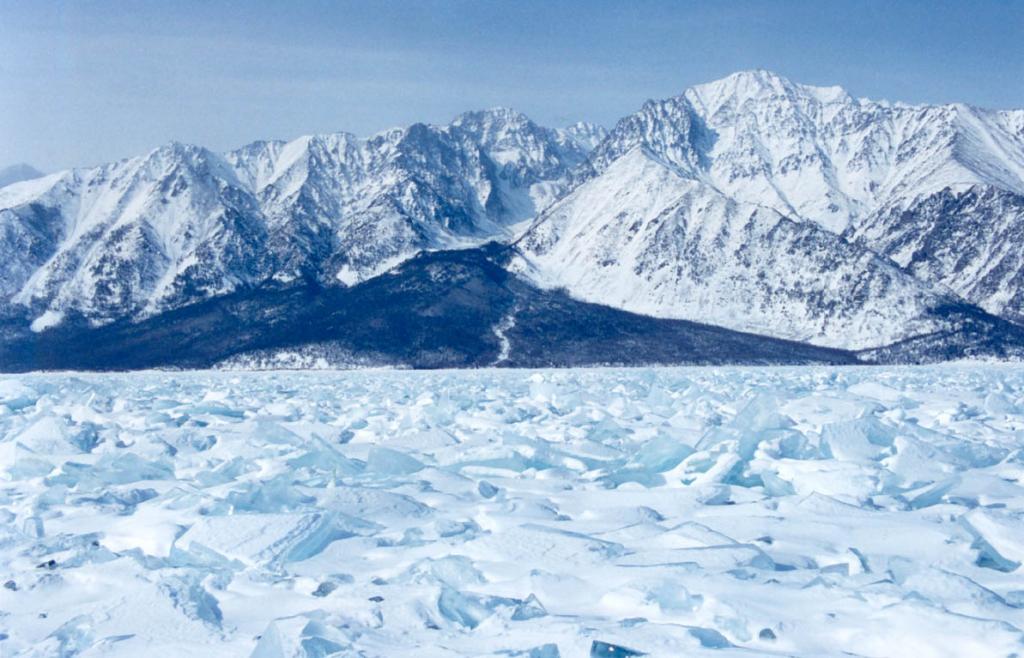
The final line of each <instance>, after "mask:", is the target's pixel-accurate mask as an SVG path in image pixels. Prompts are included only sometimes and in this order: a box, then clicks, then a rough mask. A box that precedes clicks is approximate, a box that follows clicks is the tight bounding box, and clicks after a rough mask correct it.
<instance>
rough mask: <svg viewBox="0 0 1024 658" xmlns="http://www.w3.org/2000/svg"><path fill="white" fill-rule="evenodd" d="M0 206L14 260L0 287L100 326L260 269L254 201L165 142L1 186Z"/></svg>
mask: <svg viewBox="0 0 1024 658" xmlns="http://www.w3.org/2000/svg"><path fill="white" fill-rule="evenodd" d="M0 208H3V210H0V241H2V245H0V249H2V251H3V252H4V253H7V254H10V255H11V256H12V258H11V259H10V260H9V261H8V262H7V264H6V265H5V270H6V271H5V274H7V276H5V281H6V282H7V285H6V286H5V288H6V289H5V291H4V292H6V293H10V292H14V295H13V301H14V302H16V303H21V304H25V305H30V306H46V307H48V308H49V309H51V310H53V311H57V312H62V311H64V310H66V309H75V310H78V311H81V312H83V313H85V314H86V315H88V316H90V317H92V318H93V319H95V320H97V321H104V320H109V319H113V318H116V317H121V316H125V315H132V314H135V313H139V312H145V311H152V310H155V309H158V308H163V307H165V306H168V305H170V306H174V305H180V304H183V303H186V302H188V301H192V300H195V299H199V298H204V297H209V296H212V295H216V294H221V293H224V292H227V291H230V290H232V289H234V288H235V287H237V286H238V285H240V284H244V283H247V282H251V281H253V280H254V279H255V278H256V277H257V276H258V268H259V264H260V245H261V243H262V241H263V239H264V235H265V228H264V224H263V221H262V217H261V215H260V210H259V207H258V206H257V204H256V203H255V200H254V199H253V198H252V196H251V195H249V194H248V193H247V192H246V191H245V189H244V188H243V187H242V185H241V183H240V182H239V180H238V179H237V177H236V176H235V172H234V170H233V169H232V168H231V167H230V166H229V165H228V163H227V162H226V161H225V160H224V159H223V158H222V157H221V156H219V155H217V154H214V153H211V152H210V151H207V150H205V149H202V148H199V147H194V146H185V145H182V144H177V143H172V144H169V145H167V146H164V147H161V148H158V149H155V150H153V151H152V152H150V153H149V154H147V155H145V156H142V157H138V158H133V159H130V160H124V161H121V162H117V163H113V164H110V165H105V166H103V167H98V168H96V169H91V170H84V171H70V172H65V173H63V174H55V175H52V176H48V177H46V178H42V179H39V180H37V181H29V182H25V183H19V184H15V185H12V186H9V187H7V188H4V189H3V190H0ZM26 246H27V247H28V248H27V249H26V248H25V247H26ZM36 264H39V267H38V268H37V269H35V270H34V271H32V267H33V265H36ZM29 272H31V274H29ZM8 286H9V287H8Z"/></svg>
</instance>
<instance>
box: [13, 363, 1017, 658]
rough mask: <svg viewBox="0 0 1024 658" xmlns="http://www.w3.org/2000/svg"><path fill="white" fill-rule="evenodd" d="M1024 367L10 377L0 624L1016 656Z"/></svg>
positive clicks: (144, 636) (345, 644) (177, 647)
mask: <svg viewBox="0 0 1024 658" xmlns="http://www.w3.org/2000/svg"><path fill="white" fill-rule="evenodd" d="M1022 447H1024V368H1022V367H1019V366H1018V367H1011V366H942V367H919V368H886V369H880V368H879V369H869V368H848V369H835V368H775V369H771V368H769V369H723V368H716V369H637V370H614V369H608V370H576V371H572V370H567V371H463V372H395V371H383V372H377V371H364V372H341V373H276V374H271V373H139V374H125V375H30V376H18V377H10V376H8V377H3V378H0V450H2V459H0V469H2V475H0V519H2V524H0V581H3V582H4V586H3V588H2V589H0V637H2V638H3V639H2V641H0V655H3V656H13V655H27V656H76V655H81V656H99V655H104V656H106V655H117V656H146V657H147V658H156V657H158V656H174V657H179V656H221V655H223V656H253V657H255V658H278V657H293V656H328V655H339V656H389V657H390V656H484V655H486V656H530V657H534V658H551V657H553V656H563V657H569V656H588V655H599V656H610V657H621V656H628V655H636V654H635V653H631V651H632V652H637V653H639V652H643V653H646V654H648V655H652V656H704V655H706V656H768V655H784V656H789V655H798V656H799V655H807V656H833V655H843V656H915V657H923V656H971V657H978V656H1018V655H1021V656H1024V643H1022V639H1024V635H1022V631H1021V628H1022V627H1024V569H1021V567H1020V564H1021V562H1024V524H1022V523H1021V518H1022V516H1024V452H1022Z"/></svg>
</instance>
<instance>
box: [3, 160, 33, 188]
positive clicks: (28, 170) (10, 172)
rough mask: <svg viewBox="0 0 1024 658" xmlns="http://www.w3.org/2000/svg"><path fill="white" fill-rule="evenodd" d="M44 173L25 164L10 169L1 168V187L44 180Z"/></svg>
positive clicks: (14, 165)
mask: <svg viewBox="0 0 1024 658" xmlns="http://www.w3.org/2000/svg"><path fill="white" fill-rule="evenodd" d="M42 176H43V172H41V171H39V170H38V169H36V168H35V167H33V166H32V165H27V164H25V163H24V162H22V163H19V164H13V165H10V166H9V167H0V187H4V186H5V185H12V184H14V183H20V182H21V181H25V180H32V179H33V178H42Z"/></svg>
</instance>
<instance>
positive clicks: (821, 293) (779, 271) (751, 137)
mask: <svg viewBox="0 0 1024 658" xmlns="http://www.w3.org/2000/svg"><path fill="white" fill-rule="evenodd" d="M1022 125H1024V112H1021V111H1014V112H993V111H987V110H979V109H976V108H970V107H967V106H963V105H952V106H942V107H928V106H918V107H912V106H907V105H901V104H890V103H884V102H882V103H880V102H873V101H868V100H858V99H854V98H852V97H850V96H849V95H848V94H847V93H846V92H844V91H843V90H842V89H840V88H837V87H830V88H823V87H810V86H805V85H798V84H794V83H792V82H789V81H788V80H785V79H784V78H781V77H779V76H777V75H774V74H772V73H769V72H766V71H748V72H742V73H737V74H735V75H732V76H729V77H728V78H725V79H723V80H719V81H717V82H713V83H709V84H705V85H699V86H697V87H693V88H691V89H689V90H687V91H686V92H684V93H683V94H681V95H680V96H677V97H674V98H670V99H667V100H663V101H649V102H647V103H646V104H645V105H644V106H643V107H642V108H641V109H640V110H639V111H638V112H636V113H635V114H633V115H630V116H628V117H626V118H624V119H622V120H621V121H620V122H619V123H618V124H617V126H616V127H615V128H614V129H613V130H612V131H611V133H610V134H609V135H608V137H607V138H606V139H605V140H603V141H602V142H601V143H600V144H599V145H598V146H597V147H596V148H595V149H594V151H593V153H592V156H591V158H590V161H589V163H588V164H587V165H586V166H585V167H584V168H583V169H581V170H580V171H578V172H577V175H576V176H575V181H576V185H577V187H576V188H575V189H574V190H572V191H571V192H570V193H569V194H568V195H567V196H566V197H565V198H563V199H561V200H560V201H559V202H557V203H556V204H554V205H553V206H552V207H550V208H548V209H547V210H546V211H545V212H544V213H543V214H542V215H541V216H540V218H539V219H538V221H537V222H536V224H535V225H534V227H533V228H532V229H531V230H530V231H529V232H528V233H527V235H526V236H525V237H524V238H523V239H522V240H521V242H520V245H521V248H522V251H523V253H524V259H523V260H522V261H520V262H519V263H518V268H519V269H520V271H522V272H524V273H526V274H527V275H528V276H530V277H532V278H533V279H534V280H536V281H537V282H540V283H542V284H545V285H553V286H563V287H565V288H567V289H568V290H569V291H570V292H572V293H573V294H575V295H577V296H579V297H581V298H584V299H588V300H591V301H602V302H603V303H609V304H612V305H615V306H619V307H621V308H626V309H629V310H633V311H638V312H644V313H650V314H654V315H658V316H662V317H676V318H685V319H693V320H702V321H708V322H712V323H716V324H721V325H722V326H727V327H730V328H736V329H743V330H749V331H756V332H760V333H768V334H772V335H777V336H783V337H787V338H793V339H798V340H807V341H811V342H815V343H818V344H822V345H833V346H845V347H868V346H871V345H880V344H884V343H885V342H887V341H888V342H891V341H894V340H899V339H901V338H904V337H907V336H910V335H914V334H915V332H919V331H922V330H928V326H929V325H931V324H932V323H934V322H936V321H937V320H935V319H934V318H932V319H925V317H926V314H925V315H923V313H924V312H925V311H926V310H928V309H930V308H934V307H936V306H939V305H941V304H944V303H945V300H946V295H947V292H946V287H948V288H951V289H952V290H954V291H956V292H957V293H958V294H961V295H964V297H965V298H966V299H967V300H969V301H971V302H974V303H980V304H984V305H985V307H986V308H987V309H988V310H990V311H994V312H1000V313H1003V314H1005V315H1007V317H1019V314H1020V309H1021V307H1020V304H1021V298H1022V296H1024V282H1022V274H1021V263H1020V256H1019V251H1020V250H1019V244H1020V242H1019V237H1017V238H1016V239H1013V236H1020V234H1021V232H1022V230H1024V223H1022V219H1021V214H1020V212H1019V205H1015V204H1014V202H1013V200H1014V199H1016V198H1017V197H1016V196H1015V195H1016V194H1017V193H1019V192H1021V191H1024V173H1022V172H1024V132H1022ZM964 190H971V191H972V192H970V193H967V194H968V195H969V196H970V200H967V201H964V202H962V203H961V206H963V207H964V210H963V211H962V212H965V213H967V214H971V215H972V216H973V217H975V218H977V219H975V220H974V225H973V226H971V225H970V221H968V222H962V221H960V220H955V219H950V218H948V216H946V215H942V219H936V218H935V217H934V211H932V212H931V214H929V212H930V211H929V209H932V208H934V207H935V206H937V205H942V199H944V198H945V197H946V196H949V195H953V196H957V195H962V194H965V192H963V191H964ZM968 206H969V208H968ZM942 212H945V211H942ZM929 216H931V219H929V218H928V217H929ZM982 217H984V219H982ZM943 222H945V224H946V225H945V226H936V224H942V223H943ZM948 224H954V225H957V226H960V227H961V229H960V230H949V226H948ZM983 224H984V225H989V226H993V225H994V226H999V227H1000V228H999V229H998V231H997V232H996V233H995V234H993V233H992V232H991V229H988V230H983V229H982V225H983ZM908 235H909V236H912V238H913V240H917V241H919V242H920V243H921V244H920V245H919V246H918V248H917V249H916V250H912V252H907V249H909V247H908V246H907V241H908V237H907V236H908ZM854 238H857V240H854ZM853 242H856V244H853ZM1015 245H1018V247H1015ZM873 250H877V251H880V252H882V254H884V256H890V255H891V256H894V257H895V258H894V261H890V260H888V259H886V258H884V257H879V256H878V255H876V254H875V253H873ZM900 250H902V251H900ZM944 250H945V251H946V252H956V254H957V257H956V258H952V257H949V256H948V254H947V256H945V257H944V256H942V253H943V251H944ZM897 252H899V253H897ZM908 254H910V255H908ZM911 258H913V259H914V267H913V268H911V269H912V273H913V274H914V275H916V276H917V278H915V277H914V276H911V275H910V274H908V273H906V272H903V271H900V269H899V267H900V266H905V265H908V264H909V261H910V259H911ZM993 259H996V260H997V261H998V262H997V263H996V262H993ZM965 272H967V273H968V275H967V276H969V277H970V280H969V281H965V280H964V279H963V277H964V276H965V275H964V273H965ZM1015 314H1016V315H1015Z"/></svg>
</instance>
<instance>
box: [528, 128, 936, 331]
mask: <svg viewBox="0 0 1024 658" xmlns="http://www.w3.org/2000/svg"><path fill="white" fill-rule="evenodd" d="M612 134H613V136H615V135H616V133H615V132H613V133H612ZM518 246H519V248H520V250H521V252H522V253H523V254H525V256H524V257H523V258H521V259H519V260H518V261H517V262H516V263H515V267H516V269H517V270H518V271H519V272H521V273H523V274H525V275H526V276H527V277H528V278H531V279H533V280H534V281H536V282H537V283H539V284H541V285H542V286H545V287H564V288H565V289H567V290H568V291H570V292H571V293H572V294H573V295H574V296H576V297H579V298H581V299H584V300H587V301H590V302H595V303H602V304H608V305H610V306H614V307H617V308H622V309H626V310H629V311H632V312H635V313H643V314H647V315H654V316H657V317H668V318H679V319H689V320H695V321H700V322H707V323H710V324H715V325H719V326H723V327H728V328H730V329H737V330H741V331H750V332H754V333H760V334H770V335H774V336H780V337H783V338H788V339H793V340H799V341H804V342H811V343H815V344H819V345H827V346H833V347H845V348H854V349H860V348H867V347H874V346H877V345H886V344H889V343H892V342H895V341H897V340H900V339H903V338H906V337H908V336H913V335H917V334H921V333H927V332H930V331H934V330H935V329H937V328H938V326H939V324H938V323H939V322H940V320H939V319H937V318H933V317H931V316H930V315H929V313H928V311H929V309H931V308H934V307H936V306H939V305H940V304H942V303H944V301H945V300H944V299H943V297H942V295H940V294H937V293H935V292H934V291H931V290H930V289H929V288H928V287H927V286H926V285H924V284H921V283H920V282H919V281H917V280H916V279H914V278H913V277H911V276H910V275H908V274H906V273H904V272H902V271H901V270H900V269H899V268H898V267H896V266H895V265H894V264H893V263H891V262H889V261H887V260H886V259H884V258H882V257H880V256H878V255H877V254H875V253H874V252H872V251H870V250H869V249H867V248H866V247H863V246H860V245H856V244H852V243H850V242H847V241H845V240H843V239H842V238H841V237H840V236H837V235H835V234H834V233H830V232H829V231H826V230H825V229H823V228H821V227H819V226H818V225H816V224H814V223H812V222H800V221H792V220H790V219H787V218H785V217H783V216H782V215H780V214H779V213H778V212H776V211H775V210H773V209H771V208H767V207H764V206H756V205H753V204H749V203H742V202H737V201H735V200H733V199H731V198H729V197H727V196H725V195H724V194H722V193H721V192H719V191H717V190H715V189H714V188H713V187H711V186H710V185H709V184H707V183H706V182H704V181H701V180H699V179H694V178H688V177H685V176H683V175H681V174H680V173H679V172H678V170H676V169H675V168H673V167H671V166H668V165H666V163H665V162H664V161H663V160H661V159H659V158H658V157H657V156H656V155H655V154H652V153H651V152H649V151H648V150H646V149H645V148H643V147H642V146H636V147H634V148H632V149H631V150H629V151H627V152H626V153H625V154H623V155H622V156H621V157H619V158H617V159H615V160H612V161H611V162H610V163H609V164H608V165H607V168H606V169H604V171H603V172H601V174H600V175H598V176H595V177H594V178H591V179H590V180H588V181H587V182H586V183H584V184H582V185H580V186H579V187H577V188H576V189H575V190H574V191H573V192H572V193H571V194H569V195H568V196H567V197H565V198H564V199H562V200H561V201H559V202H558V203H556V204H554V205H553V206H552V207H551V208H549V209H548V210H546V211H545V212H544V214H543V215H542V216H541V218H540V220H539V221H538V223H537V224H536V225H535V226H534V227H533V228H532V229H531V230H530V231H529V232H528V233H527V234H526V235H525V236H524V237H523V239H522V240H521V241H520V242H519V243H518Z"/></svg>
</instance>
